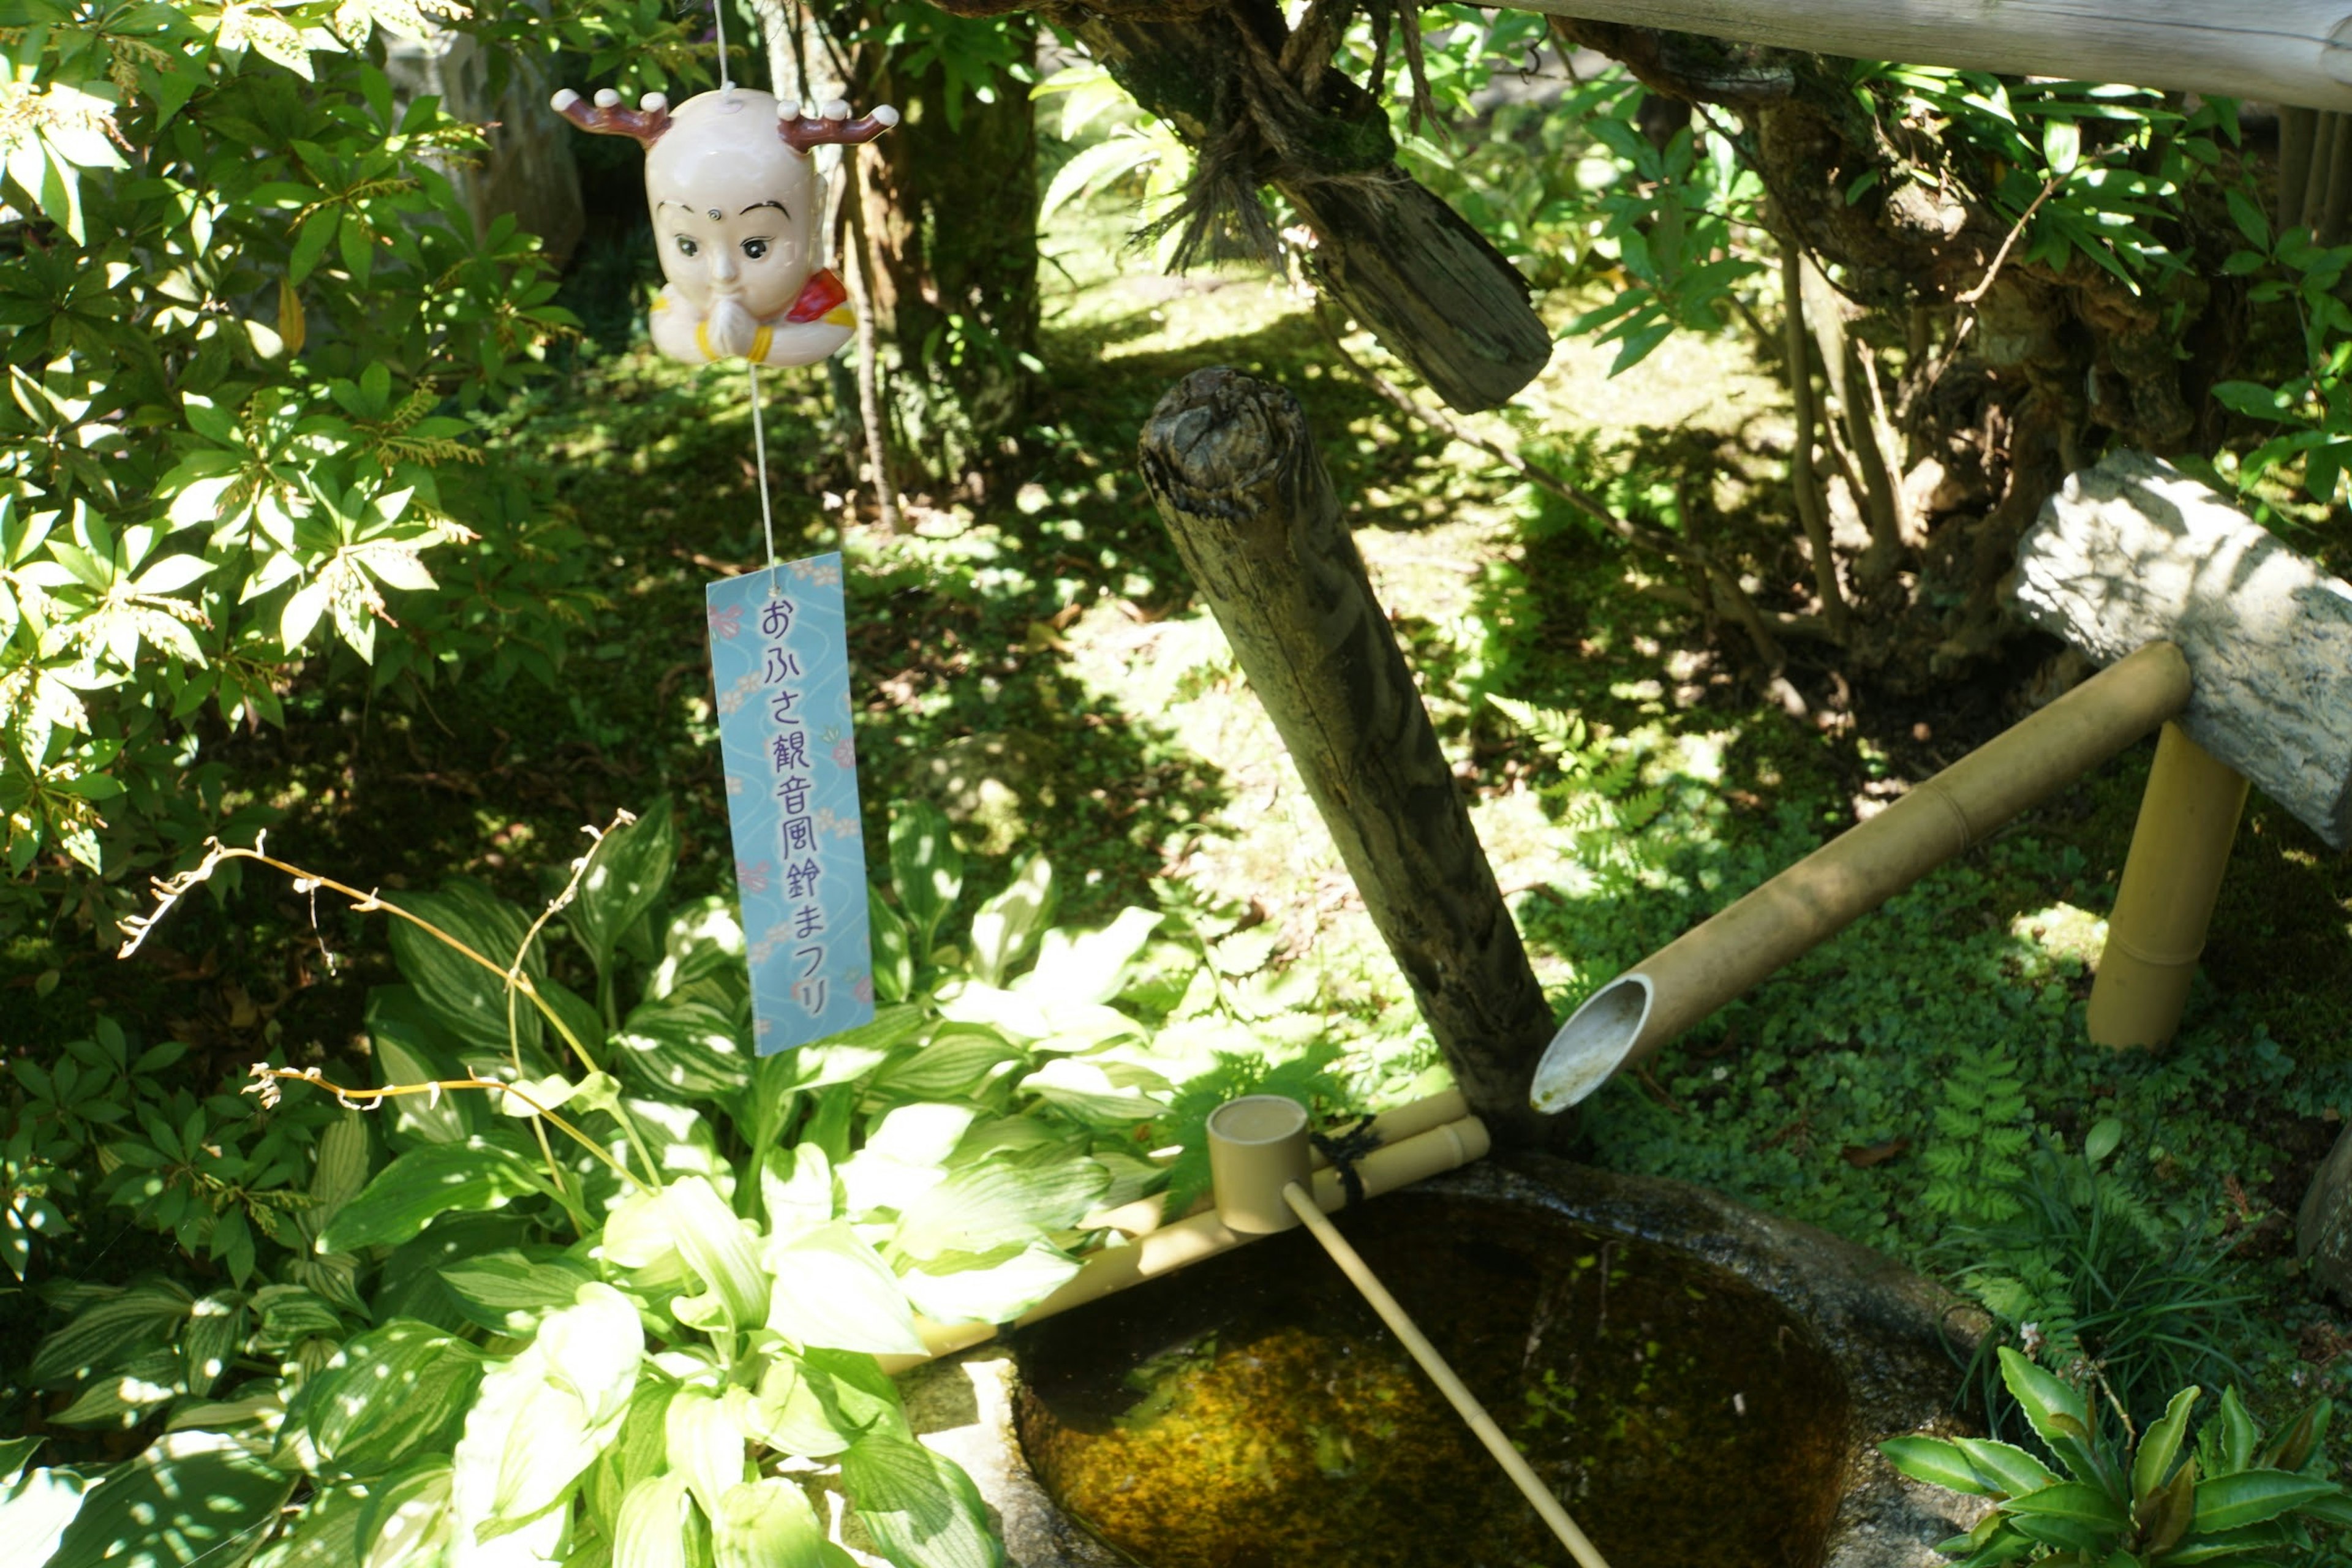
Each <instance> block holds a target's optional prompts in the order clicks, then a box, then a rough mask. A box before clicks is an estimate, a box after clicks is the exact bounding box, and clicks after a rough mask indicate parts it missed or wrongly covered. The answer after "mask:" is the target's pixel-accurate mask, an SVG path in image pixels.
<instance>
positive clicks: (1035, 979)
mask: <svg viewBox="0 0 2352 1568" xmlns="http://www.w3.org/2000/svg"><path fill="white" fill-rule="evenodd" d="M1159 929H1160V912H1159V911H1158V910H1139V909H1125V910H1119V912H1118V919H1117V920H1115V921H1111V923H1110V924H1108V925H1107V926H1105V927H1104V928H1103V929H1102V930H1100V931H1085V932H1081V933H1076V934H1073V933H1071V932H1069V931H1047V932H1046V933H1045V939H1044V942H1043V943H1042V945H1041V946H1040V947H1039V949H1038V952H1037V963H1036V967H1034V969H1032V970H1030V971H1029V973H1026V974H1024V975H1023V976H1021V977H1020V978H1019V979H1018V980H1015V981H1014V982H1013V985H1012V989H1013V991H1014V992H1015V993H1016V994H1020V995H1022V996H1024V997H1026V998H1027V999H1029V1000H1030V1001H1033V1002H1035V1003H1038V1004H1040V1005H1048V1006H1051V1005H1073V1004H1086V1003H1102V1002H1108V1001H1109V1000H1110V999H1111V998H1112V997H1114V996H1116V995H1118V993H1119V988H1120V987H1121V986H1123V985H1125V984H1127V972H1128V968H1129V965H1131V964H1132V963H1134V962H1135V959H1136V955H1137V954H1139V953H1140V952H1142V951H1143V947H1144V944H1145V943H1146V942H1150V940H1151V933H1152V932H1153V931H1157V930H1159Z"/></svg>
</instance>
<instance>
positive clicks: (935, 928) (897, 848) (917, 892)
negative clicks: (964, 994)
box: [890, 801, 963, 959]
mask: <svg viewBox="0 0 2352 1568" xmlns="http://www.w3.org/2000/svg"><path fill="white" fill-rule="evenodd" d="M890 885H891V887H892V888H894V889H896V890H897V891H898V903H899V906H900V907H901V908H903V909H904V910H906V911H907V921H908V924H909V925H910V926H912V927H913V931H914V937H915V942H914V952H915V956H916V957H917V958H919V959H920V958H929V956H930V952H931V949H932V947H933V946H934V945H936V943H937V942H938V939H939V931H940V921H941V920H942V919H943V918H945V916H946V914H947V912H948V910H950V908H951V907H953V905H954V904H955V901H956V896H957V895H958V894H959V893H961V892H962V891H963V852H962V851H961V850H960V849H958V848H957V847H955V838H954V836H953V834H952V833H951V832H950V829H949V826H948V819H947V818H946V817H945V816H942V815H941V814H940V809H939V808H938V807H937V806H935V805H930V804H929V802H927V801H908V802H903V803H901V804H900V805H898V809H896V810H895V811H893V812H892V813H891V814H890Z"/></svg>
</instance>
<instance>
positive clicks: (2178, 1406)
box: [2131, 1387, 2204, 1502]
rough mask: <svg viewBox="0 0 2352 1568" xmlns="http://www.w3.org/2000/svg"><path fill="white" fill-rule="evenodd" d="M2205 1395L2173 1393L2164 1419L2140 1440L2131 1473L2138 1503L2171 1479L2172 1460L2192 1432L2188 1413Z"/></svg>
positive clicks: (2190, 1391)
mask: <svg viewBox="0 0 2352 1568" xmlns="http://www.w3.org/2000/svg"><path fill="white" fill-rule="evenodd" d="M2203 1392H2204V1391H2203V1390H2202V1389H2200V1388H2195V1387H2190V1388H2184V1389H2182V1390H2181V1391H2180V1392H2179V1393H2178V1394H2174V1395H2173V1396H2172V1398H2171V1400H2170V1402H2169V1403H2168V1404H2167V1405H2165V1407H2164V1415H2163V1416H2162V1418H2161V1419H2159V1420H2158V1422H2157V1423H2156V1424H2155V1425H2154V1426H2150V1427H2149V1428H2148V1429H2147V1436H2143V1437H2142V1438H2141V1439H2140V1440H2139V1452H2138V1453H2137V1455H2135V1456H2133V1458H2132V1472H2131V1489H2132V1497H2133V1499H2134V1500H2135V1501H2136V1502H2137V1500H2139V1499H2143V1498H2147V1497H2152V1496H2153V1495H2154V1494H2155V1492H2156V1490H2157V1489H2158V1488H2159V1487H2161V1486H2163V1485H2164V1483H2165V1482H2167V1481H2168V1480H2170V1479H2172V1461H2173V1460H2174V1459H2175V1458H2178V1457H2179V1453H2180V1443H2181V1439H2182V1438H2183V1437H2185V1436H2187V1435H2188V1432H2189V1411H2190V1410H2191V1409H2192V1408H2194V1407H2195V1405H2196V1404H2197V1400H2198V1397H2199V1395H2200V1394H2202V1393H2203Z"/></svg>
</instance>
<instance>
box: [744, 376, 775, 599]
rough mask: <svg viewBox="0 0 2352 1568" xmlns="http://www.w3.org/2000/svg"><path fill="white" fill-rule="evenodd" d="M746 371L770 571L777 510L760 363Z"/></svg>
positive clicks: (773, 565)
mask: <svg viewBox="0 0 2352 1568" xmlns="http://www.w3.org/2000/svg"><path fill="white" fill-rule="evenodd" d="M744 369H745V370H746V371H748V372H749V373H750V374H751V460H752V462H753V463H754V464H756V465H757V466H758V468H759V470H760V531H761V535H762V536H763V537H765V538H766V540H767V542H768V570H769V571H771V572H772V571H774V570H775V569H776V508H775V503H774V502H773V501H772V500H769V499H768V432H767V428H766V426H763V425H762V424H761V420H760V362H759V361H757V360H752V361H751V362H750V363H747V364H746V365H745V366H744Z"/></svg>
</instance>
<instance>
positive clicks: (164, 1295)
mask: <svg viewBox="0 0 2352 1568" xmlns="http://www.w3.org/2000/svg"><path fill="white" fill-rule="evenodd" d="M194 1306H195V1298H194V1297H193V1296H191V1295H190V1294H189V1293H188V1292H187V1290H186V1289H184V1288H182V1287H181V1286H179V1285H177V1284H174V1283H173V1282H172V1281H171V1280H168V1279H153V1280H145V1281H142V1282H141V1283H139V1284H136V1285H133V1286H131V1287H130V1288H129V1289H124V1290H122V1291H121V1292H119V1293H111V1294H109V1295H108V1296H106V1297H105V1298H103V1299H102V1300H97V1301H93V1302H92V1303H90V1305H89V1306H87V1307H85V1308H83V1309H82V1310H80V1311H79V1312H78V1313H76V1314H75V1315H74V1319H73V1321H71V1322H69V1323H68V1324H67V1325H66V1326H65V1327H64V1328H62V1329H59V1330H58V1331H57V1332H55V1333H53V1334H51V1335H50V1336H49V1337H48V1338H47V1339H46V1340H43V1341H42V1342H41V1348H40V1349H39V1350H38V1351H37V1352H34V1354H33V1362H32V1364H31V1365H30V1366H29V1367H27V1368H26V1373H25V1375H26V1381H28V1382H30V1383H32V1384H35V1385H36V1386H37V1387H43V1388H47V1387H55V1386H58V1385H59V1384H71V1383H84V1382H87V1381H89V1379H90V1378H91V1377H93V1376H95V1375H97V1374H98V1373H101V1372H104V1371H106V1370H107V1369H109V1368H110V1367H114V1366H117V1365H120V1364H121V1363H122V1362H124V1361H126V1360H128V1359H129V1358H130V1357H131V1356H133V1355H135V1354H137V1353H139V1352H142V1351H146V1350H152V1349H156V1348H159V1347H161V1346H162V1345H163V1343H164V1342H166V1341H167V1340H168V1339H170V1337H171V1336H172V1335H173V1333H175V1332H176V1331H178V1329H179V1326H180V1324H181V1323H182V1322H183V1321H184V1320H185V1319H186V1318H187V1316H188V1313H189V1312H190V1311H191V1310H194Z"/></svg>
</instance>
